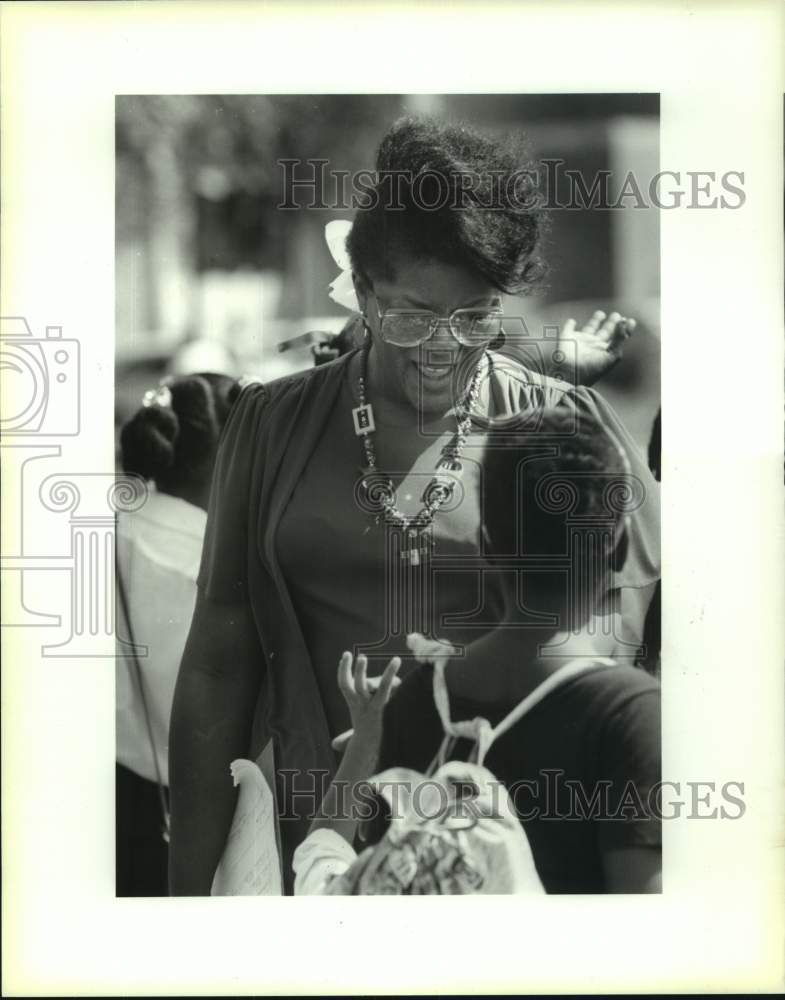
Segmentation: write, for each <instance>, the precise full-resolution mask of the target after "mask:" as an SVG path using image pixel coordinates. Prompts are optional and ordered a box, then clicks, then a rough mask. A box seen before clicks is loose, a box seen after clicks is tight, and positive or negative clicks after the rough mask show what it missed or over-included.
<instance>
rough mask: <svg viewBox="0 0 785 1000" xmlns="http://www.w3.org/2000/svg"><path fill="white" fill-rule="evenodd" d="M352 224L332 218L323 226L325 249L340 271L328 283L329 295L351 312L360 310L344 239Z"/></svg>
mask: <svg viewBox="0 0 785 1000" xmlns="http://www.w3.org/2000/svg"><path fill="white" fill-rule="evenodd" d="M351 229H352V224H351V222H347V221H345V220H343V219H334V220H333V221H332V222H328V223H327V225H326V226H325V227H324V238H325V240H326V241H327V249H328V250H329V251H330V255H331V256H332V259H333V260H334V261H335V263H336V264H337V265H338V267H340V268H341V273H340V274H339V275H338V277H337V278H336V279H335V281H333V282H332V283H331V284H330V291H329V296H330V298H331V299H332V300H333V302H337V303H338V305H339V306H343V307H344V309H350V310H351V311H352V312H360V303H359V302H358V301H357V296H356V294H355V291H354V282H353V281H352V262H351V260H350V259H349V254H348V252H347V250H346V239H347V237H348V236H349V233H350V232H351Z"/></svg>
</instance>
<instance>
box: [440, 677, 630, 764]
mask: <svg viewBox="0 0 785 1000" xmlns="http://www.w3.org/2000/svg"><path fill="white" fill-rule="evenodd" d="M448 662H449V660H448V659H447V658H446V657H445V658H444V659H439V660H438V661H437V662H434V665H433V698H434V702H435V703H436V710H437V712H438V713H439V718H440V719H441V722H442V728H443V729H444V739H443V740H442V743H441V746H440V747H439V751H438V753H437V754H436V757H434V759H433V761H432V762H431V765H430V767H429V769H428V771H427V774H428V775H431V774H433V772H434V771H435V770H437V769H438V768H439V767H442V766H443V765H444V764H445V763H446V762H447V758H448V756H449V754H450V753H451V752H452V750H453V747H454V746H455V741H456V740H457V739H460V738H464V739H471V740H474V744H475V745H474V749H473V751H472V754H471V757H470V760H472V761H473V762H476V763H477V764H479V765H480V766H482V765H483V763H484V761H485V757H486V756H487V754H488V751H489V750H490V749H491V747H492V746H493V743H494V742H495V741H496V740H497V739H498V737H499V736H502V735H503V734H504V733H506V732H507V730H508V729H511V728H512V727H513V726H514V725H515V724H516V723H517V722H519V721H520V719H522V718H523V716H524V715H526V713H527V712H530V711H531V710H532V709H533V708H534V707H535V705H538V704H539V703H540V702H541V701H542V700H543V699H544V698H547V697H548V695H549V694H550V693H551V692H552V691H554V690H555V689H556V688H558V687H561V685H562V684H566V683H567V681H570V680H572V679H573V677H577V676H579V675H580V674H584V673H588V671H590V670H596V669H598V668H600V667H609V666H610V667H612V666H615V665H616V663H615V661H614V660H611V659H608V658H607V657H595V658H593V659H591V660H586V659H579V660H570V661H569V662H568V663H565V664H564V665H563V666H561V667H559V669H558V670H556V671H555V672H554V673H552V674H551V675H550V677H546V678H545V680H544V681H542V682H541V683H540V684H538V685H537V687H536V688H534V690H533V691H530V692H529V694H527V695H526V697H525V698H523V699H522V700H521V701H520V702H519V703H518V704H517V705H516V706H515V708H514V709H513V710H512V711H511V712H509V713H508V714H507V715H506V716H505V717H504V718H503V719H502V720H501V722H499V723H498V725H496V726H491V724H490V722H489V721H488V720H487V719H486V718H483V717H482V716H477V717H475V718H474V719H469V720H466V721H463V722H453V721H452V719H451V717H450V696H449V692H448V690H447V681H446V680H445V677H444V671H445V667H446V666H447V663H448Z"/></svg>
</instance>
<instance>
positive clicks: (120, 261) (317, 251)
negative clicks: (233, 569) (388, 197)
mask: <svg viewBox="0 0 785 1000" xmlns="http://www.w3.org/2000/svg"><path fill="white" fill-rule="evenodd" d="M418 113H424V114H435V115H438V116H440V117H444V118H446V119H449V120H462V121H468V122H470V123H472V124H475V125H477V126H479V127H481V128H483V129H485V130H487V131H502V132H505V131H510V130H514V131H516V132H517V131H523V132H525V133H526V134H527V136H528V139H529V144H530V152H531V156H532V157H533V158H534V159H536V160H543V159H554V160H555V159H561V160H563V161H565V162H564V168H563V169H565V170H573V171H576V172H578V173H579V174H580V175H581V176H582V177H583V178H584V179H585V181H586V183H587V185H588V186H591V183H592V180H593V179H594V178H595V177H596V176H597V175H598V173H599V172H600V171H603V170H607V171H610V172H611V175H612V181H611V190H613V189H614V187H615V188H616V189H617V190H618V189H619V187H620V186H621V184H622V182H623V180H624V178H625V177H627V176H628V175H629V173H630V172H632V173H633V174H634V176H635V177H636V178H637V179H638V181H639V186H640V188H641V190H642V191H643V192H644V193H645V192H646V191H647V189H648V184H649V182H650V180H651V178H652V177H654V175H655V174H656V173H657V171H658V169H659V101H658V97H657V95H652V94H615V95H609V94H579V95H576V94H556V95H554V94H539V95H516V94H502V95H490V94H471V95H462V94H451V95H430V94H424V95H423V94H420V95H386V94H380V95H376V94H373V95H371V94H360V95H319V96H309V95H275V96H122V97H118V98H117V99H116V148H117V164H116V209H117V211H116V261H115V269H116V270H115V276H116V369H117V370H116V379H117V395H116V401H117V402H116V418H117V420H118V422H121V421H122V420H124V419H125V418H126V417H127V416H128V415H129V414H130V413H131V412H133V410H134V409H136V407H137V406H138V405H139V402H140V399H141V396H142V393H143V392H144V390H145V389H146V388H149V387H150V386H151V385H154V384H155V383H156V381H157V379H158V378H160V376H161V375H163V374H165V373H167V372H171V371H176V372H180V373H181V372H186V371H198V370H214V371H228V372H230V373H237V374H240V373H253V374H258V375H261V376H262V377H264V378H275V377H277V376H279V375H284V374H288V373H290V372H293V371H297V370H300V369H302V368H305V367H309V366H311V365H312V364H313V357H312V354H311V349H310V348H311V341H312V340H314V339H318V338H308V337H301V339H300V342H299V343H298V344H295V345H294V346H290V347H288V348H287V349H285V350H283V351H282V350H281V349H280V347H281V345H282V344H286V342H288V341H291V340H293V339H295V338H297V337H298V336H300V335H302V334H304V333H307V332H308V331H326V332H335V333H337V332H338V331H339V330H340V329H341V327H342V326H343V324H344V322H345V320H346V319H347V317H348V313H347V312H346V310H344V309H342V308H341V307H340V306H338V305H336V304H335V303H334V302H332V301H331V300H330V298H329V297H328V286H329V284H330V282H331V281H332V280H333V279H334V278H335V277H336V275H337V268H336V265H335V263H334V262H333V259H332V257H331V256H330V253H329V251H328V249H327V246H326V243H325V239H324V227H325V225H326V223H328V222H330V221H332V220H334V219H351V218H352V212H351V210H340V209H335V208H334V207H327V208H315V209H310V210H307V211H306V210H283V209H281V208H279V207H278V206H279V205H280V204H281V203H282V202H283V201H284V199H285V197H286V195H287V191H286V190H285V184H284V170H283V168H282V167H281V165H280V163H281V161H282V160H284V159H291V160H298V161H304V160H308V159H322V160H327V161H328V163H327V169H328V170H343V171H348V172H354V171H357V170H361V169H373V166H374V158H375V150H376V146H377V145H378V142H379V140H380V138H381V137H382V135H383V134H384V132H385V131H386V129H387V127H388V126H389V124H390V123H391V122H392V121H393V120H394V119H395V118H396V117H398V116H400V115H402V114H418ZM294 172H295V174H296V176H298V177H300V176H305V175H306V174H307V173H308V169H307V168H306V167H304V166H297V167H295V170H294ZM562 193H563V192H562ZM323 195H324V201H325V203H326V204H327V205H328V206H334V205H335V194H334V191H333V190H332V189H330V190H326V191H324V192H323ZM560 200H562V201H564V200H565V199H564V198H560ZM566 200H568V198H567V199H566ZM546 257H547V259H548V262H549V265H550V273H549V275H548V279H547V283H546V285H545V287H544V288H543V289H541V290H540V291H539V292H538V293H537V294H536V295H533V296H527V297H525V298H523V299H509V300H508V301H507V302H506V303H505V308H506V311H507V312H508V313H512V314H513V315H518V316H521V315H522V316H523V317H524V319H525V322H526V326H527V328H528V329H529V331H531V332H532V333H536V331H537V330H542V328H543V327H545V326H551V325H553V324H562V323H563V322H564V321H565V320H566V319H567V318H568V317H569V316H574V317H575V318H576V320H578V321H579V323H581V322H583V321H585V320H586V319H588V317H589V315H590V313H591V312H592V311H593V310H594V309H595V308H603V309H606V310H610V308H614V309H618V310H619V311H620V312H622V313H623V314H624V315H629V316H634V317H636V318H637V319H638V320H639V324H640V326H639V329H638V331H637V332H636V334H635V336H634V338H633V339H632V341H631V342H630V344H629V345H628V348H627V352H626V355H625V359H624V361H623V363H622V364H621V365H619V366H618V367H617V368H616V369H615V370H614V371H613V372H612V373H611V374H610V375H608V376H607V377H606V378H605V379H604V380H603V382H602V383H601V384H600V385H599V386H598V388H599V389H600V391H602V392H603V394H604V395H606V397H607V398H608V399H609V400H610V402H611V403H612V404H613V405H614V406H615V407H616V408H617V409H618V411H619V412H620V414H621V416H622V418H623V419H624V421H625V423H626V424H627V426H628V427H629V429H630V431H631V433H632V434H633V436H634V437H635V438H636V439H637V440H638V441H639V443H640V444H641V446H643V447H645V445H646V443H647V442H648V437H649V433H650V429H651V423H652V420H653V418H654V415H655V413H656V411H657V408H658V405H659V390H660V383H659V213H658V210H657V209H656V208H655V207H642V206H641V205H640V204H636V199H635V198H634V197H633V198H631V199H627V200H626V201H625V205H624V207H622V208H616V209H608V208H601V207H595V208H589V207H584V208H554V209H553V210H552V212H551V231H550V235H549V239H548V245H547V249H546Z"/></svg>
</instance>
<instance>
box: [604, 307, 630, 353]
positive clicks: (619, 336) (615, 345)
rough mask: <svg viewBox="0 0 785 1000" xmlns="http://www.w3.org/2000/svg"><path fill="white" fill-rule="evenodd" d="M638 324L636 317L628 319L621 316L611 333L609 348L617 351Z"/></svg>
mask: <svg viewBox="0 0 785 1000" xmlns="http://www.w3.org/2000/svg"><path fill="white" fill-rule="evenodd" d="M636 326H637V324H636V322H635V320H634V319H627V318H626V317H624V316H622V317H620V319H619V322H618V323H617V324H616V325H615V326H614V328H613V330H612V331H611V333H610V338H609V340H608V350H609V351H611V352H614V351H617V350H618V349H619V348H620V347H621V346H622V344H623V343H624V342H625V341H626V340H627V338H628V337H629V336H630V334H631V333H632V331H633V330H634V329H635V327H636Z"/></svg>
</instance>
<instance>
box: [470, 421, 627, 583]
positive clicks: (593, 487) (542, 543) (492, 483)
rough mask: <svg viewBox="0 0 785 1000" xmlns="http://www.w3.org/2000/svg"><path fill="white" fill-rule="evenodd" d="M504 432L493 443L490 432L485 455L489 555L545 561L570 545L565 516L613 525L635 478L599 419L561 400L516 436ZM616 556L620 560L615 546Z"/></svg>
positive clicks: (595, 525)
mask: <svg viewBox="0 0 785 1000" xmlns="http://www.w3.org/2000/svg"><path fill="white" fill-rule="evenodd" d="M501 433H502V432H500V434H501ZM503 435H504V436H503V437H500V438H499V442H498V444H495V445H494V432H493V431H492V432H491V433H490V435H489V437H488V448H487V451H486V455H485V459H484V483H483V523H484V526H485V533H486V540H487V542H488V544H489V547H490V550H491V552H490V554H491V555H492V556H522V555H526V556H536V557H542V559H543V560H544V566H543V568H545V566H547V561H548V560H549V559H553V558H554V557H555V558H558V557H559V556H566V555H567V553H568V551H569V548H568V546H569V544H570V542H569V539H568V536H567V516H568V515H569V518H570V520H571V522H572V524H573V526H583V527H584V528H586V529H589V530H597V529H600V530H602V529H603V528H605V529H607V530H609V531H611V530H613V531H615V529H616V527H617V526H618V524H619V521H620V520H621V518H622V517H623V516H624V512H625V509H626V504H627V503H629V502H630V500H631V494H632V493H634V484H633V483H632V481H631V476H630V468H629V463H628V460H627V458H626V455H625V454H624V452H623V451H622V449H621V446H620V445H619V444H618V443H617V442H616V440H615V439H614V438H612V437H611V436H610V434H609V433H608V432H607V430H606V429H605V428H604V427H603V426H602V425H601V424H600V423H599V421H597V420H596V419H594V418H593V417H591V416H590V415H589V414H587V413H583V414H580V415H579V414H578V413H577V412H576V411H572V410H569V409H568V408H566V407H559V408H554V409H546V410H543V411H542V412H541V414H540V415H539V421H538V424H537V429H536V430H532V431H528V432H525V433H524V432H521V433H520V434H519V435H516V434H514V433H512V434H511V433H510V429H509V427H507V428H505V430H504V432H503ZM606 554H607V555H608V556H610V555H611V554H612V550H609V551H608V552H607V553H606ZM613 558H614V559H615V560H616V561H618V560H619V558H621V560H622V561H623V555H621V554H620V553H619V552H616V553H614V554H613ZM615 568H620V567H618V566H617V567H615Z"/></svg>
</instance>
